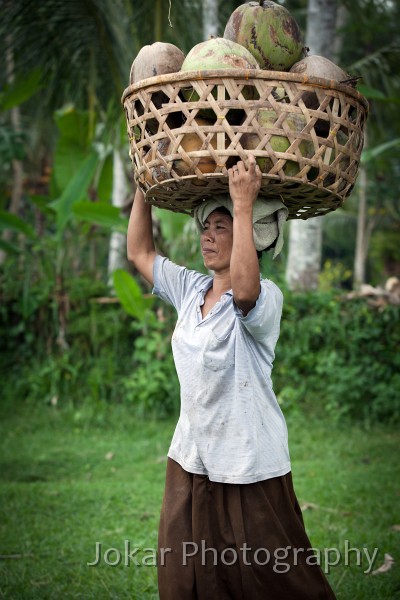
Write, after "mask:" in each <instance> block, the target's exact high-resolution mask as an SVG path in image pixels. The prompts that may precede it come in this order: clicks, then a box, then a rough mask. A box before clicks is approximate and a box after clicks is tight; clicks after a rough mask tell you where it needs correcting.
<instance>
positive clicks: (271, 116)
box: [122, 70, 368, 219]
mask: <svg viewBox="0 0 400 600" xmlns="http://www.w3.org/2000/svg"><path fill="white" fill-rule="evenodd" d="M310 99H311V102H310ZM122 101H123V104H124V108H125V114H126V120H127V129H128V135H129V139H130V157H131V160H132V164H133V168H134V175H135V180H136V183H137V184H138V185H139V186H140V187H141V188H142V190H143V191H144V192H145V196H146V201H147V202H150V203H152V204H155V205H157V206H161V207H163V208H168V209H170V210H174V211H178V212H190V211H191V210H192V209H193V208H194V207H195V206H196V205H197V204H199V203H200V202H202V201H203V200H204V199H206V198H215V197H216V196H218V195H226V194H227V193H228V192H229V186H228V177H227V168H229V167H231V166H233V165H234V164H235V163H236V162H237V161H238V160H244V161H246V160H247V157H248V155H249V153H252V154H253V155H254V156H255V157H256V160H257V161H259V164H260V166H261V168H262V171H263V178H262V184H261V190H260V193H259V197H261V198H267V199H268V198H279V199H281V200H282V201H283V202H284V203H285V204H286V206H287V207H288V209H289V218H301V219H307V218H309V217H313V216H318V215H323V214H326V213H327V212H330V211H332V210H335V209H336V208H338V207H339V206H341V205H342V203H343V201H344V200H345V198H346V197H347V196H348V195H349V194H350V192H351V190H352V188H353V186H354V182H355V179H356V176H357V172H358V166H359V161H360V155H361V150H362V147H363V128H364V124H365V120H366V117H367V111H368V105H367V102H366V101H365V99H364V98H363V97H362V96H361V95H360V94H359V93H358V92H357V91H356V90H354V89H353V88H352V87H350V86H348V85H344V84H339V83H338V82H336V81H335V82H334V81H330V80H326V79H317V78H312V77H304V76H301V75H298V74H294V73H293V74H292V73H281V72H279V73H277V72H273V71H258V70H254V71H239V70H224V71H201V72H196V73H195V72H192V73H173V74H170V75H162V76H158V77H153V78H151V79H147V80H144V81H142V82H140V83H138V84H135V85H132V86H130V87H129V88H127V89H126V90H125V92H124V95H123V98H122ZM263 114H264V115H265V114H268V124H265V123H263V121H262V119H260V116H261V117H262V115H263ZM204 119H207V121H205V120H204ZM195 136H197V137H198V140H196V141H197V144H195V145H194V146H195V148H193V145H192V146H191V147H188V144H187V143H185V140H187V139H188V137H189V138H191V139H192V140H193V139H196V138H195ZM249 138H250V139H251V140H252V147H251V149H250V148H249V147H248V140H249ZM278 142H279V143H278ZM246 145H247V148H246ZM204 171H207V172H204Z"/></svg>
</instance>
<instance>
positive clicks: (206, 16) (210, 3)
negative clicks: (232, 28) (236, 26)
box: [203, 0, 218, 40]
mask: <svg viewBox="0 0 400 600" xmlns="http://www.w3.org/2000/svg"><path fill="white" fill-rule="evenodd" d="M217 35H218V0H203V37H204V39H205V40H208V39H209V38H210V36H213V37H217Z"/></svg>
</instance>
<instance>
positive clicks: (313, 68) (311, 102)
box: [290, 55, 351, 109]
mask: <svg viewBox="0 0 400 600" xmlns="http://www.w3.org/2000/svg"><path fill="white" fill-rule="evenodd" d="M290 73H299V74H300V75H309V76H310V77H321V78H323V79H331V80H333V81H337V82H338V83H340V82H344V81H348V80H349V79H351V77H350V75H348V73H346V71H343V69H342V68H341V67H339V66H338V65H336V64H335V63H333V62H332V61H331V60H329V59H328V58H325V57H324V56H316V55H315V56H307V57H306V58H303V59H302V60H300V61H299V62H297V63H295V64H294V65H293V66H292V68H291V69H290ZM303 102H304V104H305V105H306V106H307V107H308V108H312V109H317V108H318V106H319V100H318V97H317V95H316V94H315V93H314V92H304V93H303Z"/></svg>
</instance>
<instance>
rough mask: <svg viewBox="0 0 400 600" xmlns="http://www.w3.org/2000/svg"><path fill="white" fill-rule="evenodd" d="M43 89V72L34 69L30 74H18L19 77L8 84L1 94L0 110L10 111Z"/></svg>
mask: <svg viewBox="0 0 400 600" xmlns="http://www.w3.org/2000/svg"><path fill="white" fill-rule="evenodd" d="M41 87H43V82H42V72H41V70H40V69H33V70H32V71H30V72H29V73H26V72H25V73H22V72H21V73H18V77H17V78H16V79H14V80H13V81H12V82H11V83H7V84H6V85H5V86H4V88H3V89H2V91H1V93H0V110H9V109H10V108H14V107H15V106H19V105H20V104H23V103H24V102H26V101H27V100H29V98H31V97H32V96H33V95H34V94H36V93H37V92H38V91H39V90H40V88H41Z"/></svg>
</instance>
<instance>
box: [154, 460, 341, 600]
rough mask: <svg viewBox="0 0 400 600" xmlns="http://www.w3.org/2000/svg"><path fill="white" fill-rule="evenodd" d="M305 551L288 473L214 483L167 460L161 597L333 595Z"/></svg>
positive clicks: (212, 599) (224, 599)
mask: <svg viewBox="0 0 400 600" xmlns="http://www.w3.org/2000/svg"><path fill="white" fill-rule="evenodd" d="M311 548H312V546H311V543H310V541H309V539H308V537H307V534H306V532H305V529H304V523H303V518H302V515H301V510H300V507H299V504H298V502H297V499H296V496H295V493H294V490H293V484H292V477H291V473H288V474H287V475H284V476H282V477H274V478H272V479H266V480H265V481H260V482H258V483H251V484H230V483H216V482H213V481H210V480H209V479H208V477H207V476H205V475H193V474H192V473H188V472H186V471H184V470H183V469H182V467H181V466H180V465H179V464H178V463H176V462H175V461H173V460H172V459H170V458H169V459H168V465H167V477H166V485H165V494H164V500H163V504H162V509H161V518H160V528H159V537H158V586H159V593H160V600H195V599H196V600H334V599H335V595H334V594H333V592H332V590H331V588H330V586H329V584H328V582H327V580H326V578H325V576H324V574H323V572H322V570H321V568H320V566H319V565H318V564H317V559H316V557H315V555H314V553H313V551H312V550H311Z"/></svg>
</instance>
